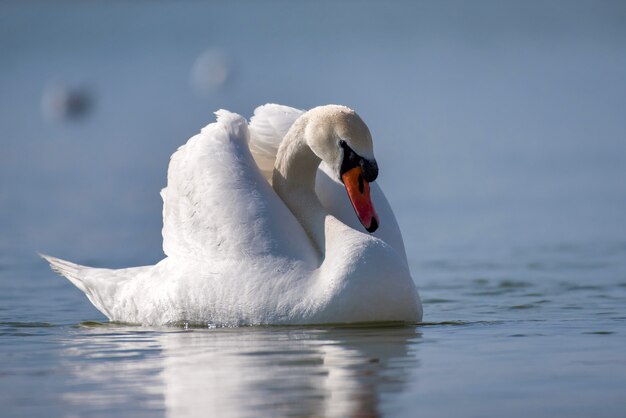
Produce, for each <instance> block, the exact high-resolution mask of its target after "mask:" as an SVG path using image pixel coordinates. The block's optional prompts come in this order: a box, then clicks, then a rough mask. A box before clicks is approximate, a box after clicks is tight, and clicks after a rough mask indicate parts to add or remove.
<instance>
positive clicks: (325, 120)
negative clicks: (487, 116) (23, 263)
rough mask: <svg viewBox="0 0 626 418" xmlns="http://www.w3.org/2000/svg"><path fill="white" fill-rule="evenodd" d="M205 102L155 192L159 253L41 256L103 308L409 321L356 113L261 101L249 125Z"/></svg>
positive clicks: (392, 227)
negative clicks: (93, 264)
mask: <svg viewBox="0 0 626 418" xmlns="http://www.w3.org/2000/svg"><path fill="white" fill-rule="evenodd" d="M216 115H217V122H216V123H212V124H210V125H208V126H206V127H205V128H204V129H202V131H201V133H200V134H198V135H196V136H194V137H192V138H191V139H190V140H189V141H188V142H187V144H185V145H183V146H182V147H180V148H179V149H178V150H177V151H176V152H175V153H174V154H173V155H172V158H171V161H170V165H169V170H168V180H167V181H168V183H167V187H166V188H165V189H163V190H162V192H161V196H162V197H163V203H164V204H163V250H164V252H165V254H166V256H167V257H166V258H165V259H163V260H162V261H160V262H159V263H157V264H156V265H154V266H144V267H134V268H127V269H120V270H111V269H100V268H90V267H85V266H80V265H77V264H73V263H70V262H67V261H63V260H60V259H57V258H53V257H49V256H43V257H44V258H45V259H46V260H47V261H48V262H49V263H50V264H51V266H52V268H53V269H54V270H55V271H57V272H59V273H60V274H62V275H63V276H65V277H67V278H68V279H69V280H70V281H71V282H72V283H74V285H76V286H77V287H78V288H79V289H81V290H82V291H83V292H85V294H86V295H87V297H88V298H89V300H90V301H91V302H92V303H93V304H94V305H95V307H96V308H98V309H99V310H100V311H101V312H102V313H103V314H104V315H106V316H107V317H108V318H109V319H110V320H112V321H120V322H127V323H138V324H146V325H160V324H170V323H179V322H183V321H184V322H188V323H193V324H215V325H244V324H245V325H253V324H321V323H354V322H373V321H403V322H418V321H420V320H421V317H422V306H421V302H420V299H419V295H418V293H417V290H416V288H415V284H414V282H413V280H412V278H411V275H410V272H409V269H408V263H407V261H406V254H405V252H404V246H403V243H402V237H401V234H400V231H399V228H398V226H397V223H396V221H395V217H394V215H393V212H392V211H391V208H390V207H389V204H388V203H387V200H386V199H385V197H384V195H383V193H382V191H381V190H380V189H379V188H378V186H376V184H375V183H373V184H370V183H369V182H371V181H373V180H374V179H375V178H376V176H377V173H378V167H377V165H376V161H375V159H374V154H373V147H372V140H371V136H370V132H369V130H368V128H367V126H366V125H365V123H364V122H363V121H362V120H361V118H360V117H359V116H358V115H357V114H356V113H355V112H354V111H352V110H350V109H348V108H346V107H344V106H336V105H329V106H321V107H317V108H314V109H312V110H310V111H308V112H306V113H304V112H302V111H299V110H296V109H292V108H288V107H286V106H280V105H271V104H270V105H265V106H261V107H260V108H258V109H257V110H256V111H255V116H254V117H253V118H252V121H251V124H250V126H248V124H247V122H246V120H245V119H244V118H243V117H241V116H239V115H237V114H234V113H230V112H228V111H225V110H220V111H218V112H216ZM283 136H284V138H283ZM320 162H322V164H321V166H320ZM270 172H271V176H272V178H271V179H270V178H269V176H270ZM264 176H265V177H264ZM270 183H271V185H270ZM344 185H345V188H344ZM370 187H371V188H370ZM345 190H347V191H348V193H347V194H346V192H345ZM370 192H371V194H372V196H373V200H374V201H375V202H376V205H377V207H378V208H379V212H380V217H378V216H377V215H376V212H375V211H374V207H373V204H372V199H370ZM348 197H349V199H348ZM350 202H352V205H351V204H350ZM355 212H356V214H357V216H355ZM357 217H358V218H357ZM357 219H358V220H360V221H361V223H362V224H363V226H361V225H359V224H358V222H356V221H357ZM379 225H380V228H379V229H378V231H376V233H375V234H374V235H370V234H368V233H366V232H365V229H368V230H369V231H374V230H376V229H377V227H378V226H379ZM364 228H365V229H364Z"/></svg>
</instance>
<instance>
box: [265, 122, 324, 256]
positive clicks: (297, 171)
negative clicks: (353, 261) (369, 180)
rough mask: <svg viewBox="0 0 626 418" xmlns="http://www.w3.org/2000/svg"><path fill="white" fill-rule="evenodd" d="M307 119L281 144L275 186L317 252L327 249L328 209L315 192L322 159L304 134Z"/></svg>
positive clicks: (294, 128)
mask: <svg viewBox="0 0 626 418" xmlns="http://www.w3.org/2000/svg"><path fill="white" fill-rule="evenodd" d="M305 124H306V121H305V120H303V118H302V117H301V118H300V119H299V120H298V121H296V123H295V124H294V126H292V128H291V129H290V130H289V132H288V133H287V135H286V136H285V138H284V139H283V141H282V142H281V144H280V147H279V148H278V153H277V155H276V164H275V166H274V173H273V177H272V187H273V188H274V190H275V191H276V193H277V194H278V195H279V196H280V198H281V199H282V200H283V202H285V204H286V205H287V207H288V208H289V209H290V210H291V212H292V213H293V214H294V216H295V217H296V218H297V219H298V221H299V222H300V224H301V225H302V226H303V228H304V230H305V231H306V233H307V234H308V236H309V238H310V239H311V241H312V242H313V244H314V246H315V247H316V249H317V250H318V253H319V254H320V255H321V256H322V257H323V256H324V249H325V240H324V220H325V218H326V215H327V212H326V210H325V209H324V207H323V206H322V204H321V203H320V201H319V199H318V197H317V194H316V193H315V177H316V176H317V168H318V167H319V164H320V162H321V159H320V158H319V157H318V156H317V155H315V153H314V152H313V151H312V150H311V148H310V147H309V145H308V144H307V142H306V140H305V136H304V128H305Z"/></svg>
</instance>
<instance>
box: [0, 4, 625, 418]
mask: <svg viewBox="0 0 626 418" xmlns="http://www.w3.org/2000/svg"><path fill="white" fill-rule="evenodd" d="M625 47H626V7H624V5H623V3H621V2H612V1H602V2H584V1H578V2H568V1H554V2H548V3H545V2H524V3H519V2H513V1H505V2H496V1H479V2H471V3H466V2H460V1H447V2H394V3H390V4H386V3H375V2H342V3H333V2H317V3H315V4H313V3H310V4H309V3H304V2H302V3H294V4H292V3H291V2H286V1H285V2H281V1H273V2H265V3H254V2H238V3H224V4H203V3H199V2H198V3H185V4H178V3H174V2H159V3H155V4H149V3H142V2H136V3H132V4H125V3H112V4H106V3H101V4H100V3H88V4H82V3H75V2H55V3H54V4H52V3H47V2H27V3H25V2H5V3H3V4H1V5H0V52H1V54H0V56H1V58H0V126H1V127H2V131H1V132H2V133H1V134H0V405H2V408H1V411H0V416H2V417H5V416H6V417H18V416H29V417H31V416H34V417H38V416H41V417H43V416H45V417H56V416H64V417H65V416H67V417H72V416H87V415H88V416H113V415H117V416H119V415H123V416H138V417H140V416H150V417H154V416H171V417H188V416H202V417H206V416H216V417H217V416H219V417H248V416H249V417H259V416H263V417H265V416H267V417H276V416H295V417H302V416H325V417H326V416H327V417H346V416H355V417H372V416H388V417H414V416H420V415H421V416H428V417H450V416H454V417H456V416H464V417H465V416H466V417H500V416H503V415H506V416H511V417H518V416H519V417H526V416H533V417H554V416H568V417H589V416H593V417H623V416H624V414H625V411H626V398H625V397H624V389H625V388H626V354H625V353H626V350H624V347H626V307H625V303H624V302H625V301H626V118H624V114H625V110H626V54H624V50H625ZM267 102H277V103H283V104H286V105H290V106H294V107H299V108H310V107H313V106H316V105H320V104H326V103H341V104H345V105H347V106H350V107H352V108H354V109H355V110H356V111H357V112H359V114H360V115H361V116H362V118H363V119H364V120H365V122H366V123H367V124H368V125H369V127H370V129H371V131H372V135H373V137H374V144H375V153H376V157H377V160H378V163H379V167H380V177H379V179H378V180H377V181H378V182H379V184H380V185H381V187H382V188H383V190H384V191H385V193H386V195H387V198H388V200H389V201H390V203H391V205H392V207H393V208H394V210H395V213H396V216H397V218H398V222H399V224H400V226H401V229H402V231H403V235H404V240H405V244H406V248H407V253H408V257H409V263H410V267H411V271H412V274H413V278H414V280H415V282H416V284H417V287H418V289H419V291H420V295H421V297H422V301H423V303H424V319H423V320H424V322H423V323H421V324H415V325H412V326H397V325H394V324H364V325H359V326H309V327H241V328H190V327H187V328H185V327H161V328H151V327H139V326H129V325H124V324H111V323H108V322H107V321H106V318H105V317H104V316H102V314H100V313H99V312H98V311H97V310H96V309H95V308H93V307H92V306H91V304H90V303H89V302H88V301H87V299H86V298H85V297H84V295H83V294H82V293H81V292H80V291H79V290H77V289H76V288H74V287H73V286H72V285H71V284H70V283H69V282H67V280H65V279H63V278H61V277H58V276H57V275H55V274H54V273H53V272H51V271H50V270H49V268H48V267H47V265H46V263H45V262H44V261H43V260H41V259H40V258H39V257H38V256H37V252H42V253H47V254H52V255H54V256H58V257H61V258H65V259H69V260H72V261H75V262H78V263H81V264H87V265H93V266H98V267H124V266H134V265H146V264H153V263H155V262H157V261H158V260H160V259H161V258H162V257H163V253H162V250H161V226H162V225H161V201H160V197H159V190H160V189H161V188H162V187H164V186H165V182H166V169H167V163H168V159H169V156H170V155H171V154H172V153H173V152H174V151H175V150H176V148H177V147H178V146H180V145H182V144H183V143H184V142H185V141H186V140H187V139H188V138H189V137H190V136H192V135H194V134H195V133H196V132H197V131H198V130H199V129H200V128H201V127H203V126H204V125H206V124H207V123H209V122H211V121H213V115H212V112H213V111H215V110H217V109H219V108H222V107H223V108H226V109H230V110H232V111H236V112H239V113H241V114H242V115H244V116H246V117H249V116H250V115H251V114H252V112H253V110H254V108H255V107H256V106H258V105H260V104H263V103H267Z"/></svg>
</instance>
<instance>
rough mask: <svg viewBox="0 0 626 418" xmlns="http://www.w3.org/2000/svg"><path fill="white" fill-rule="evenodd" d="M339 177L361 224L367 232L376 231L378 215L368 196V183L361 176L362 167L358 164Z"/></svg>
mask: <svg viewBox="0 0 626 418" xmlns="http://www.w3.org/2000/svg"><path fill="white" fill-rule="evenodd" d="M341 179H342V180H343V184H344V186H346V191H347V192H348V197H349V198H350V202H352V207H354V211H355V212H356V216H358V218H359V221H361V224H363V226H364V227H365V229H366V230H367V232H369V233H372V232H374V231H376V230H377V229H378V224H379V222H378V215H377V214H376V210H374V205H373V204H372V198H371V197H370V184H369V183H368V182H367V181H366V180H365V178H364V177H363V169H362V168H361V167H360V166H357V167H354V168H352V169H350V170H348V171H346V172H345V173H343V174H342V175H341Z"/></svg>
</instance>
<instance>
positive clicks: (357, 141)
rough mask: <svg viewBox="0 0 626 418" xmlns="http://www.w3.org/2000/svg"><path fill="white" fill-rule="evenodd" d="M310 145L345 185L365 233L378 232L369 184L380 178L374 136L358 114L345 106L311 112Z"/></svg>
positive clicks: (308, 137)
mask: <svg viewBox="0 0 626 418" xmlns="http://www.w3.org/2000/svg"><path fill="white" fill-rule="evenodd" d="M307 116H308V123H307V126H306V130H305V138H306V142H307V144H308V145H309V147H310V148H311V150H312V151H313V153H315V154H316V155H317V156H318V157H319V158H320V159H321V160H322V161H324V163H326V164H327V165H328V166H329V167H331V169H332V172H333V173H334V174H335V176H336V178H337V180H339V181H340V182H342V183H343V184H344V186H345V188H346V191H347V193H348V197H349V198H350V202H351V203H352V207H353V208H354V211H355V212H356V215H357V217H358V218H359V221H361V224H362V225H363V227H365V229H366V230H367V231H368V232H370V233H372V232H374V231H376V229H378V225H379V219H378V215H377V214H376V210H375V209H374V205H373V203H372V199H371V196H370V186H369V183H371V182H373V181H374V180H376V177H378V164H377V163H376V159H375V158H374V147H373V144H372V135H371V134H370V131H369V129H368V127H367V125H366V124H365V122H363V120H362V119H361V118H360V117H359V115H357V114H356V112H355V111H354V110H352V109H350V108H347V107H345V106H337V105H327V106H320V107H316V108H314V109H312V110H310V111H309V112H307Z"/></svg>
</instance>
